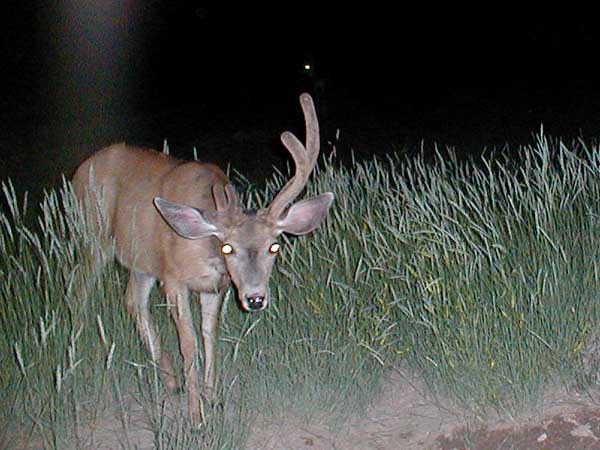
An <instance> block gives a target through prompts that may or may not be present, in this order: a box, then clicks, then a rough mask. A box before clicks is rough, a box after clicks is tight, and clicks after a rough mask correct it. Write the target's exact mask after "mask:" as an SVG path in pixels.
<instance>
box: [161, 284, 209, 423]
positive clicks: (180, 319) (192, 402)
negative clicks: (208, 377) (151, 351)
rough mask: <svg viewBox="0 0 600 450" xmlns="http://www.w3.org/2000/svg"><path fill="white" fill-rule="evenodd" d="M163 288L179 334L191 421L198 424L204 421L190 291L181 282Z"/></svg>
mask: <svg viewBox="0 0 600 450" xmlns="http://www.w3.org/2000/svg"><path fill="white" fill-rule="evenodd" d="M163 288H164V291H165V294H166V297H167V303H168V304H169V306H170V308H169V309H170V311H171V317H172V318H173V321H174V322H175V326H176V327H177V334H178V335H179V350H180V352H181V356H182V357H183V374H184V378H185V388H186V391H187V395H188V406H189V413H190V421H191V422H192V426H198V425H200V424H201V423H202V419H203V417H202V410H201V408H200V381H199V379H198V370H197V367H196V361H197V357H198V343H197V338H196V330H195V329H194V323H193V321H192V311H191V309H190V302H189V292H188V289H187V287H185V286H182V285H179V284H167V283H165V285H164V287H163Z"/></svg>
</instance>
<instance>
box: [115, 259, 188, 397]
mask: <svg viewBox="0 0 600 450" xmlns="http://www.w3.org/2000/svg"><path fill="white" fill-rule="evenodd" d="M155 281H156V279H155V278H153V277H150V276H148V275H144V274H142V273H139V272H134V271H131V274H130V275H129V282H128V284H127V291H126V293H125V304H126V306H127V311H129V314H131V316H132V317H133V318H134V319H135V322H136V325H137V329H138V332H139V334H140V336H141V338H142V341H143V342H144V344H145V345H146V348H147V349H148V351H149V352H150V356H151V358H152V361H153V362H154V363H155V364H159V367H160V370H161V377H162V379H163V382H164V383H165V385H166V386H167V388H168V389H169V390H171V391H175V390H177V389H179V381H178V380H177V375H176V373H175V370H174V369H173V363H172V362H171V358H170V357H169V355H168V354H167V353H165V352H163V351H162V349H161V344H160V338H159V337H158V334H157V332H156V326H155V325H154V320H152V316H151V315H150V309H149V300H150V291H151V290H152V287H153V286H154V283H155Z"/></svg>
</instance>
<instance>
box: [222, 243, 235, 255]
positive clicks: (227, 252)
mask: <svg viewBox="0 0 600 450" xmlns="http://www.w3.org/2000/svg"><path fill="white" fill-rule="evenodd" d="M221 253H223V254H224V255H231V254H232V253H233V247H232V246H231V245H229V244H223V247H221Z"/></svg>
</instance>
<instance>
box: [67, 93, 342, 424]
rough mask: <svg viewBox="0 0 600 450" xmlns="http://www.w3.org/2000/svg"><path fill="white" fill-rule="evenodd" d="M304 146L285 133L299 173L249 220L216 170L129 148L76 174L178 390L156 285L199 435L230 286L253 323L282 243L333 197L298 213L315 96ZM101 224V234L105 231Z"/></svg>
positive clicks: (135, 313)
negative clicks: (161, 329) (194, 310)
mask: <svg viewBox="0 0 600 450" xmlns="http://www.w3.org/2000/svg"><path fill="white" fill-rule="evenodd" d="M300 104H301V107H302V110H303V113H304V121H305V126H306V142H305V143H302V142H301V141H300V140H299V139H298V138H297V137H296V136H295V135H294V134H293V133H291V132H289V131H284V132H283V133H282V134H281V142H282V143H283V145H284V147H285V148H286V149H287V150H288V152H289V153H290V155H291V156H292V159H293V161H294V165H295V172H294V174H293V176H292V177H291V178H290V179H289V180H288V181H287V182H286V184H285V185H284V186H283V188H282V189H281V190H280V191H279V192H278V193H277V194H276V195H275V197H274V198H273V200H272V201H271V203H270V204H269V205H268V206H267V207H265V208H261V209H258V210H244V209H242V208H241V206H240V202H239V199H238V195H237V193H236V190H235V188H234V187H233V186H232V184H231V183H230V182H229V180H228V178H227V176H226V175H225V173H224V172H223V171H222V170H221V169H220V168H219V167H218V166H216V165H213V164H209V163H203V162H199V161H184V160H180V159H176V158H174V157H172V156H169V155H167V154H165V153H163V152H157V151H155V150H150V149H145V148H138V147H133V146H128V145H127V144H125V143H120V144H114V145H112V146H109V147H106V148H103V149H101V150H99V151H97V152H96V153H94V154H93V155H92V156H90V157H89V158H88V159H87V160H86V161H84V162H83V163H82V164H81V165H80V166H79V167H78V169H77V170H76V172H75V175H74V176H73V179H72V184H73V189H74V192H75V195H76V197H77V199H78V201H79V202H80V203H81V204H82V208H83V210H84V212H85V213H86V216H87V218H88V219H87V220H88V221H89V222H90V225H93V224H95V225H96V226H90V227H89V229H90V230H91V232H93V233H100V234H103V236H100V237H103V238H109V239H110V242H111V243H112V244H111V245H113V246H114V247H113V248H114V255H115V257H116V259H117V260H118V262H119V263H120V264H121V265H122V266H124V267H125V268H126V269H128V271H129V279H128V283H127V287H126V291H125V306H126V309H127V311H128V312H129V314H130V315H131V316H132V317H133V319H134V321H135V324H136V327H137V331H138V333H139V335H140V337H141V339H142V341H143V343H144V344H145V346H146V348H147V349H148V351H149V353H150V358H151V360H152V362H153V364H154V366H155V367H158V368H159V369H160V374H161V378H162V380H163V383H164V385H165V386H166V387H167V388H168V389H169V390H171V391H177V390H180V389H181V388H182V386H181V385H180V381H179V376H178V374H177V373H176V372H175V370H174V366H173V362H172V359H171V357H170V355H169V354H168V353H167V352H165V351H163V349H162V347H161V342H160V337H159V335H158V333H157V330H156V326H155V324H154V321H153V319H152V316H151V314H150V309H149V306H150V305H149V303H150V302H149V296H150V292H151V290H152V289H153V287H154V285H155V284H156V283H157V281H158V283H159V285H160V287H161V288H162V291H163V293H164V296H165V298H166V304H167V306H168V309H169V311H170V315H171V317H172V320H173V322H174V323H175V327H176V329H177V334H178V338H179V351H180V354H181V357H182V362H183V375H184V382H185V384H184V390H185V393H186V394H187V397H188V398H187V400H188V409H189V419H190V421H191V423H192V425H193V426H199V425H200V424H201V423H202V422H203V421H204V417H203V415H204V414H203V411H204V409H203V403H202V404H201V402H202V401H204V400H205V399H208V401H213V400H214V396H215V390H216V382H217V355H216V351H217V350H216V343H217V329H218V322H219V317H220V311H221V306H222V303H223V298H224V295H225V292H226V291H227V290H228V288H229V286H230V285H231V284H233V285H234V287H235V290H236V291H237V299H238V300H239V304H240V305H241V308H242V310H244V311H246V312H249V313H254V312H258V311H262V310H264V309H265V308H266V307H267V305H268V304H269V302H270V295H269V289H268V283H269V278H270V276H271V272H272V269H273V265H274V262H275V259H276V256H277V254H279V253H280V250H281V244H280V242H279V240H278V238H279V237H280V235H281V234H282V233H288V234H291V235H296V236H301V235H305V234H308V233H310V232H312V231H314V230H315V229H316V228H317V227H318V226H319V225H320V224H321V222H322V221H323V220H324V219H325V217H326V216H327V213H328V211H329V209H330V207H331V204H332V202H333V200H334V194H333V193H332V192H326V193H324V194H321V195H318V196H315V197H311V198H308V199H304V200H301V201H298V202H296V203H293V201H294V200H295V199H296V197H298V196H299V195H300V194H301V192H302V191H303V189H304V188H305V186H306V184H307V182H308V180H309V176H310V174H311V173H312V172H313V170H314V168H315V165H316V164H317V160H318V156H319V147H320V144H319V143H320V140H319V123H318V120H317V114H316V111H315V106H314V103H313V100H312V98H311V96H310V95H309V94H302V95H301V96H300ZM101 222H102V226H100V225H99V224H100V223H101ZM190 292H195V293H197V294H199V301H200V310H201V314H200V315H201V321H200V328H201V336H202V343H203V350H204V376H203V386H202V387H203V390H201V385H200V380H199V375H198V370H197V367H196V365H197V363H196V361H197V359H198V342H197V335H196V329H195V326H194V322H193V319H192V314H191V308H190V300H189V298H190Z"/></svg>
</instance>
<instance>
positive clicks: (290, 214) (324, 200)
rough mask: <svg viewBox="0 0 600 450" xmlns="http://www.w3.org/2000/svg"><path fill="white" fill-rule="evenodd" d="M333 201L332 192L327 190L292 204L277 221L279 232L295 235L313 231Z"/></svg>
mask: <svg viewBox="0 0 600 450" xmlns="http://www.w3.org/2000/svg"><path fill="white" fill-rule="evenodd" d="M332 202H333V193H331V192H327V193H325V194H322V195H319V196H317V197H312V198H309V199H306V200H302V201H301V202H298V203H295V204H293V205H292V206H291V207H290V209H288V211H287V213H286V214H285V216H284V217H283V218H282V219H280V220H279V221H278V222H277V227H278V229H279V232H280V233H290V234H295V235H302V234H307V233H310V232H311V231H313V230H314V229H315V228H317V227H318V226H319V224H320V223H321V222H322V221H323V219H324V218H325V216H326V215H327V212H328V211H329V207H330V206H331V203H332Z"/></svg>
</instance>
